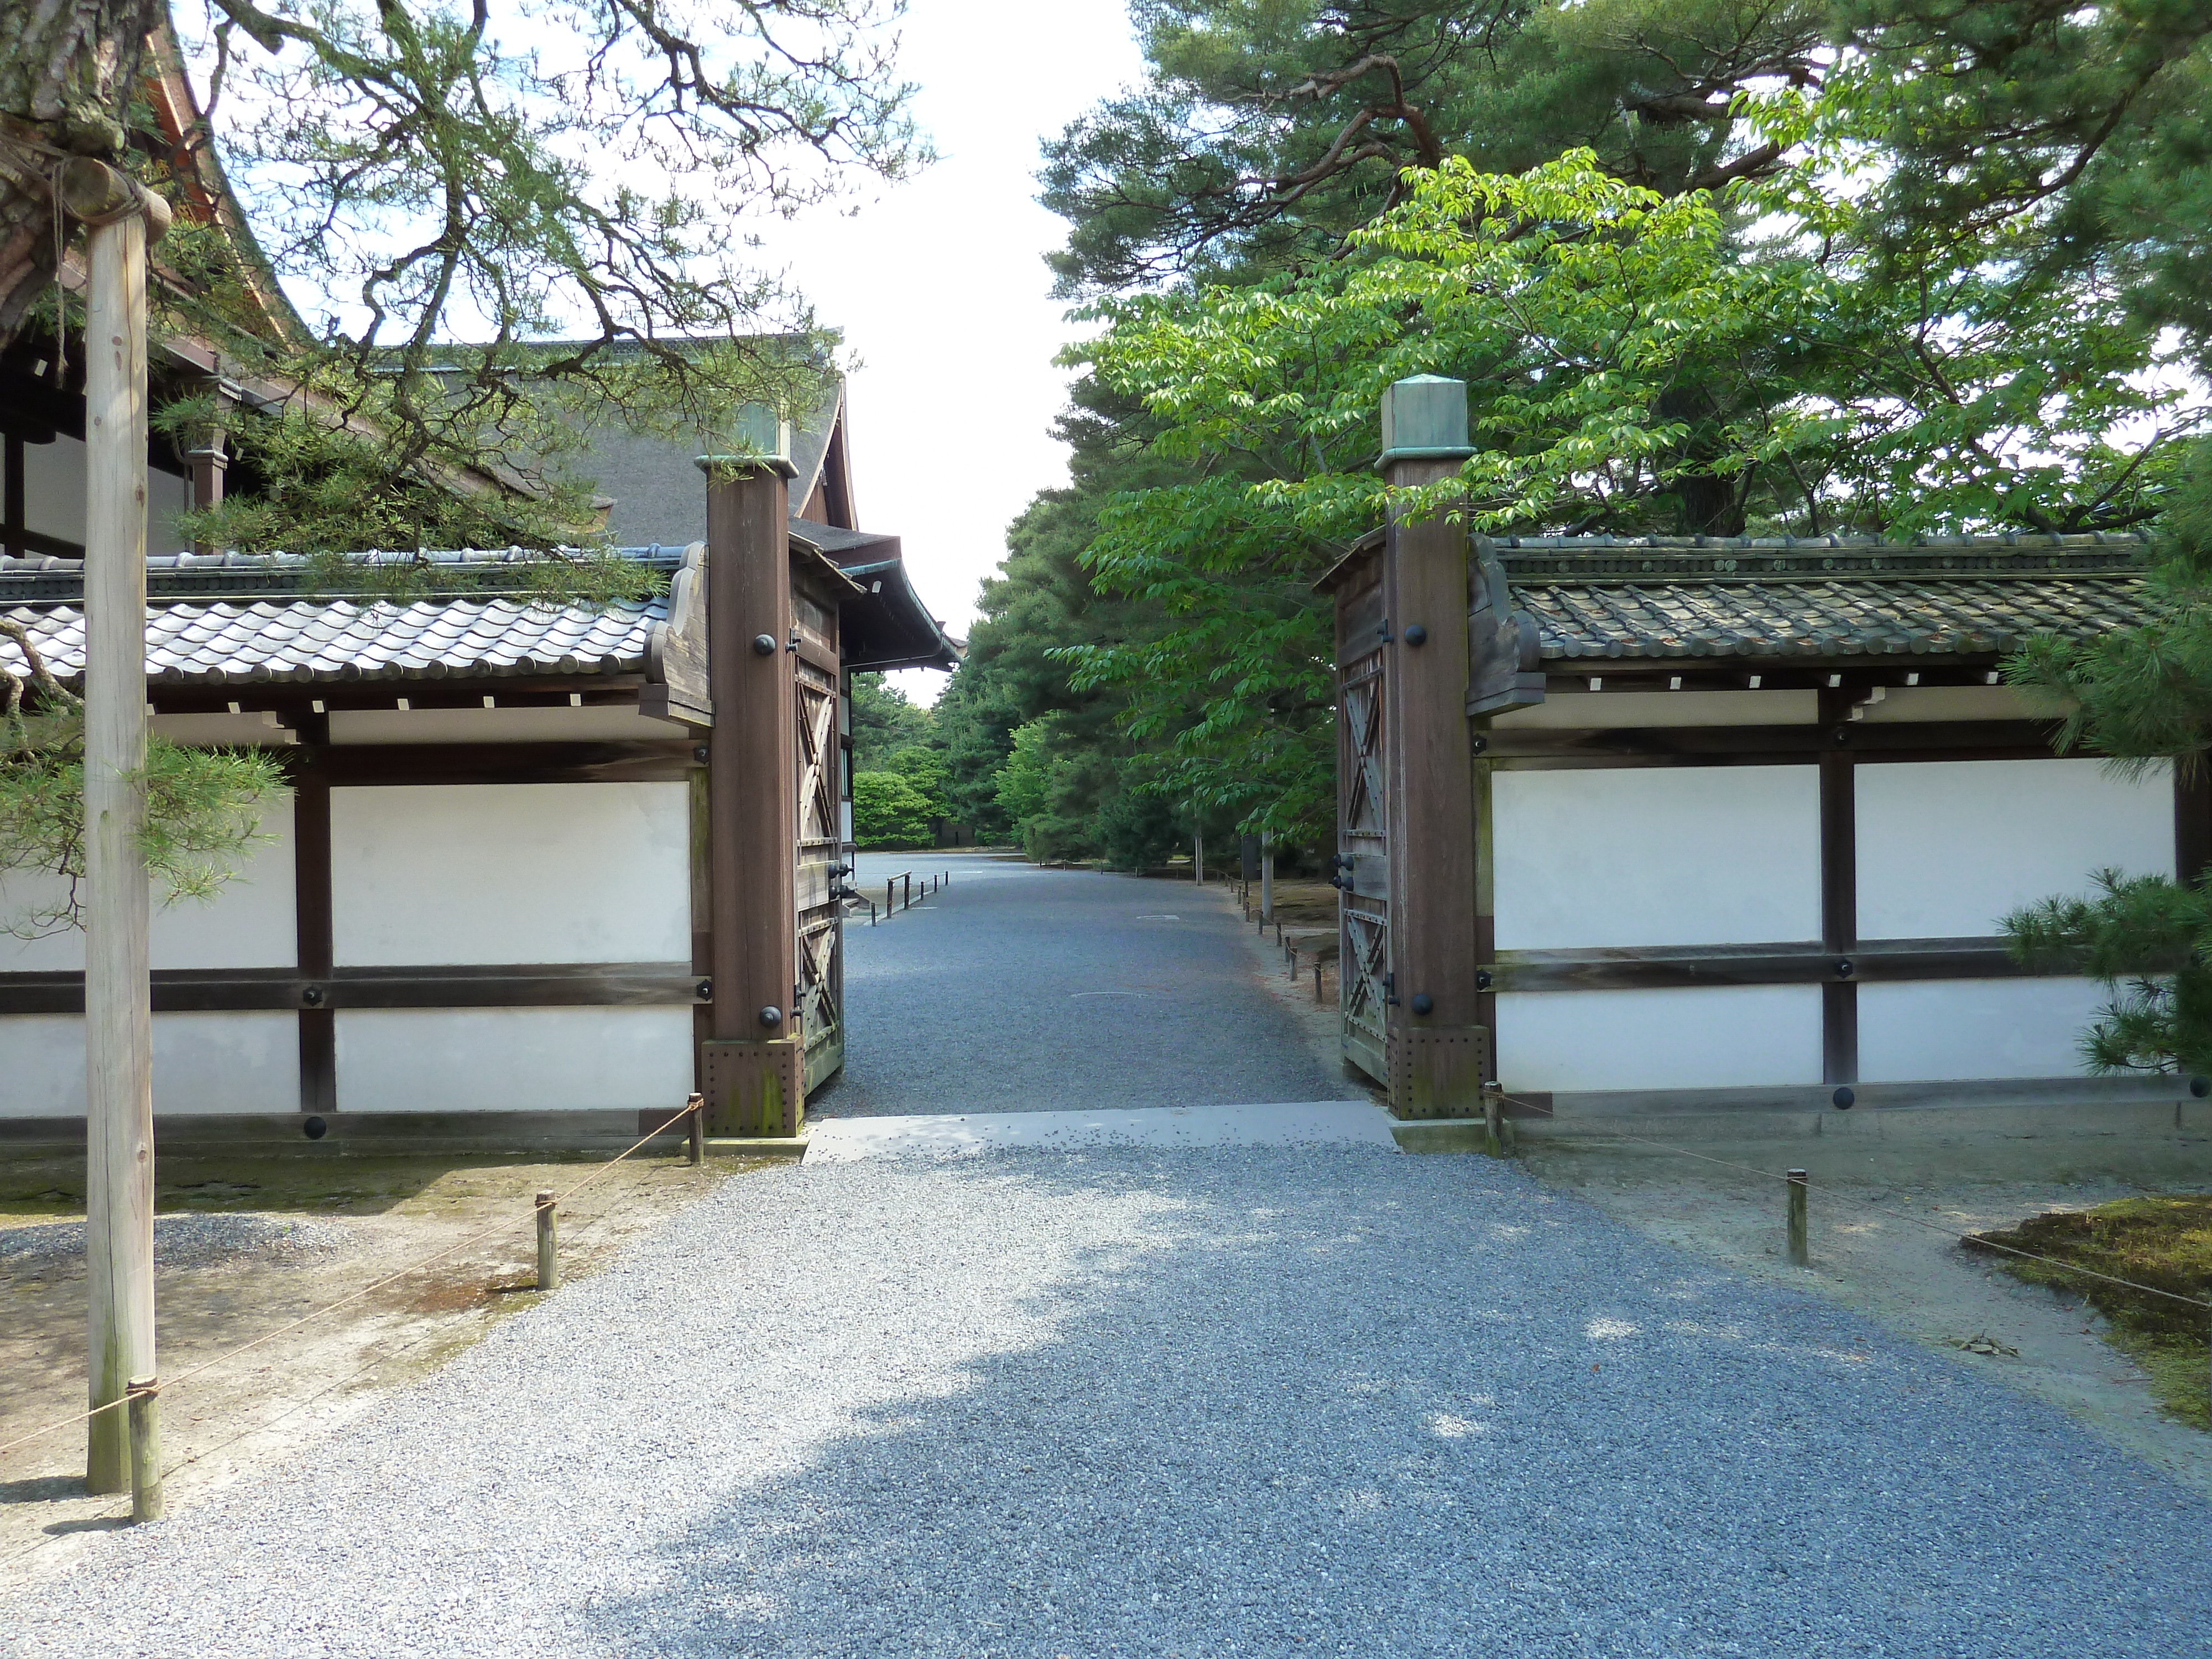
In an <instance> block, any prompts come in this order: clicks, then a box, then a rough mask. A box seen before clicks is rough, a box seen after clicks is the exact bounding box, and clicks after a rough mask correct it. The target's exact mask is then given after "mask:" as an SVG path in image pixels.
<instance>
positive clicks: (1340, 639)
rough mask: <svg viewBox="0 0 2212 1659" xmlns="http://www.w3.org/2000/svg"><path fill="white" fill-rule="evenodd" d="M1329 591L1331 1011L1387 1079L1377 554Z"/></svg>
mask: <svg viewBox="0 0 2212 1659" xmlns="http://www.w3.org/2000/svg"><path fill="white" fill-rule="evenodd" d="M1354 559H1355V560H1357V561H1358V562H1357V563H1354V564H1353V565H1352V568H1350V569H1347V570H1346V571H1344V572H1343V575H1342V580H1343V586H1341V587H1340V589H1339V592H1338V595H1337V611H1336V616H1337V638H1336V660H1337V696H1336V711H1337V712H1336V720H1337V726H1336V731H1337V738H1336V745H1337V757H1336V759H1337V777H1338V786H1337V792H1336V800H1337V823H1336V852H1337V858H1336V867H1337V872H1338V873H1337V876H1336V883H1337V888H1338V890H1339V891H1340V892H1341V893H1342V894H1343V899H1342V902H1340V905H1339V907H1338V915H1339V917H1340V923H1339V932H1338V938H1337V986H1338V990H1337V1008H1338V1016H1339V1020H1340V1025H1341V1036H1342V1042H1343V1049H1344V1057H1345V1059H1346V1060H1347V1061H1349V1062H1350V1063H1351V1064H1352V1065H1354V1066H1358V1068H1359V1069H1360V1070H1361V1071H1363V1072H1364V1073H1366V1074H1367V1075H1368V1076H1369V1077H1370V1078H1373V1079H1375V1080H1376V1082H1377V1083H1385V1082H1387V1080H1388V1078H1389V997H1390V995H1391V987H1392V981H1391V973H1390V876H1389V870H1390V810H1389V805H1390V803H1389V763H1388V755H1389V745H1388V744H1387V742H1386V741H1385V738H1386V729H1385V722H1386V721H1387V720H1388V718H1389V697H1388V696H1387V692H1388V690H1389V687H1388V684H1387V682H1386V680H1385V678H1384V676H1385V675H1386V674H1388V672H1389V661H1390V655H1389V649H1388V645H1389V641H1388V638H1387V635H1388V633H1389V629H1387V628H1386V627H1385V626H1384V622H1383V560H1382V557H1381V555H1380V552H1379V550H1372V549H1370V550H1365V551H1364V553H1363V554H1356V555H1354Z"/></svg>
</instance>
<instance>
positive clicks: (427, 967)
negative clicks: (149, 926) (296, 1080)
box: [0, 962, 706, 1111]
mask: <svg viewBox="0 0 2212 1659" xmlns="http://www.w3.org/2000/svg"><path fill="white" fill-rule="evenodd" d="M705 985H706V980H705V978H704V976H703V975H697V974H694V973H693V972H692V971H691V965H690V963H688V962H544V963H512V962H501V963H419V964H414V965H403V966H398V967H379V968H337V969H327V970H325V972H323V973H320V974H310V973H308V972H307V970H306V969H305V968H304V967H300V968H189V969H183V968H179V969H160V970H157V971H156V972H155V974H154V975H153V992H154V1012H155V1013H161V1014H182V1013H254V1012H276V1013H281V1012H291V1011H297V1012H298V1013H299V1015H300V1016H301V1068H302V1082H301V1097H302V1101H303V1103H304V1109H307V1110H310V1111H327V1110H329V1109H331V1108H330V1107H329V1106H327V1105H318V1104H314V1103H313V1099H311V1097H310V1096H309V1093H308V1089H307V1075H308V1049H307V1035H306V1034H307V1030H309V1026H308V1024H307V1022H308V1020H309V1019H310V1018H311V1017H312V1018H315V1019H318V1020H321V1021H325V1022H326V1021H327V1020H328V1019H329V1018H330V1016H331V1014H332V1013H333V1012H335V1011H337V1010H338V1009H343V1008H426V1009H436V1008H665V1007H674V1006H683V1005H686V1004H690V1005H697V1004H701V1003H703V1002H704V1001H705V1000H706V998H705V997H703V996H702V994H701V993H702V988H703V987H705ZM83 1009H84V975H82V974H77V973H37V974H0V1015H9V1014H74V1013H81V1012H83ZM324 1029H326V1030H327V1029H328V1027H327V1025H325V1027H324ZM320 1074H322V1075H325V1076H327V1073H320ZM329 1097H330V1096H329V1092H328V1091H327V1090H325V1091H323V1093H322V1094H321V1095H319V1096H317V1097H313V1098H316V1099H325V1100H327V1099H328V1098H329Z"/></svg>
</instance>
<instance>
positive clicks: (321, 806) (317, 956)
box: [290, 708, 338, 1114]
mask: <svg viewBox="0 0 2212 1659" xmlns="http://www.w3.org/2000/svg"><path fill="white" fill-rule="evenodd" d="M290 718H291V720H292V721H293V728H294V730H295V731H296V732H298V733H299V738H300V742H301V751H300V758H301V761H303V762H304V765H301V767H300V768H299V769H297V770H295V773H294V775H293V793H292V890H293V911H294V924H295V933H296V937H297V949H298V952H299V954H298V957H297V961H298V964H299V975H300V977H301V979H303V980H306V981H322V980H327V979H328V978H329V977H330V974H331V965H332V964H333V963H334V962H335V961H336V960H337V957H336V954H335V952H336V939H335V938H334V934H333V929H332V922H331V914H332V906H331V780H330V773H329V771H328V769H326V768H325V766H324V765H323V764H322V759H323V757H324V755H325V753H326V752H327V746H328V744H329V743H330V740H331V720H330V716H329V715H328V714H317V713H315V712H314V710H313V708H298V709H295V710H294V711H293V713H292V714H291V717H290ZM308 1001H309V999H308V998H307V995H306V993H305V989H304V987H302V989H301V992H300V994H298V995H297V996H296V997H295V1000H294V1004H293V1006H295V1007H297V1008H298V1009H299V1011H300V1014H299V1027H300V1109H301V1111H302V1112H307V1113H322V1114H328V1113H331V1112H335V1111H336V1110H337V1107H338V1030H337V1015H336V1014H334V1013H333V1012H331V1008H330V1006H329V1000H328V997H327V994H325V996H324V997H321V998H318V999H315V1001H316V1003H317V1005H318V1006H313V1007H311V1006H307V1003H308Z"/></svg>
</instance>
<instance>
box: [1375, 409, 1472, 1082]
mask: <svg viewBox="0 0 2212 1659" xmlns="http://www.w3.org/2000/svg"><path fill="white" fill-rule="evenodd" d="M1467 431H1468V422H1467V386H1466V385H1465V383H1464V382H1462V381H1459V380H1443V379H1440V378H1438V377H1437V376H1434V375H1427V374H1423V375H1416V376H1414V377H1413V379H1411V380H1400V381H1398V382H1397V383H1396V384H1395V385H1394V386H1389V387H1388V388H1387V389H1386V390H1385V391H1384V392H1383V477H1385V478H1386V479H1388V480H1389V483H1391V484H1393V485H1394V486H1396V487H1398V488H1401V489H1405V488H1411V487H1413V486H1417V485H1421V484H1430V483H1438V482H1440V481H1442V480H1443V479H1445V478H1449V477H1452V476H1454V475H1455V474H1456V473H1457V472H1458V471H1459V469H1460V465H1461V463H1462V461H1464V460H1465V459H1466V458H1467V457H1468V455H1469V454H1471V453H1474V452H1473V451H1472V450H1470V449H1469V448H1468V441H1467ZM1383 605H1384V613H1383V614H1384V617H1385V623H1386V626H1387V628H1388V630H1389V635H1390V637H1391V641H1392V642H1391V643H1390V645H1389V647H1386V648H1387V649H1388V650H1389V652H1390V653H1391V656H1390V659H1389V668H1388V671H1387V672H1386V673H1385V675H1384V678H1383V685H1384V688H1385V695H1386V697H1387V702H1386V703H1385V707H1384V714H1383V732H1384V733H1385V744H1386V758H1385V764H1386V766H1387V767H1388V769H1389V847H1390V861H1389V907H1390V974H1391V984H1392V998H1393V1000H1391V1001H1390V1002H1389V1004H1388V1005H1387V1006H1386V1008H1385V1013H1386V1015H1387V1019H1388V1032H1389V1036H1388V1058H1389V1073H1390V1076H1389V1101H1390V1109H1391V1111H1392V1112H1394V1113H1395V1115H1398V1116H1400V1117H1474V1116H1479V1115H1480V1114H1481V1111H1482V1082H1483V1073H1484V1069H1485V1066H1486V1054H1487V1037H1488V1033H1487V1032H1486V1031H1485V1030H1483V1029H1482V1026H1481V1024H1480V1014H1479V1012H1478V1011H1477V1007H1476V1003H1475V992H1476V981H1475V913H1474V876H1475V857H1474V854H1475V848H1474V833H1475V819H1474V755H1473V751H1472V750H1471V749H1470V747H1469V738H1468V723H1467V696H1468V544H1467V526H1465V524H1464V523H1454V522H1452V521H1451V520H1448V519H1446V518H1444V517H1443V516H1442V515H1440V514H1439V515H1436V516H1432V517H1429V518H1425V519H1419V520H1412V521H1410V522H1409V521H1408V520H1406V519H1404V518H1402V517H1400V516H1398V515H1397V514H1395V513H1394V514H1393V515H1392V518H1391V522H1390V526H1389V537H1388V540H1387V541H1386V543H1385V544H1384V550H1383Z"/></svg>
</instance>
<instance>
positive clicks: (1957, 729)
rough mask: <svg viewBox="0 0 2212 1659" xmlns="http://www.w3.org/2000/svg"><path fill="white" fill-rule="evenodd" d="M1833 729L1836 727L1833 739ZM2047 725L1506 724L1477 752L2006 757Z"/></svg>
mask: <svg viewBox="0 0 2212 1659" xmlns="http://www.w3.org/2000/svg"><path fill="white" fill-rule="evenodd" d="M1822 695H1823V696H1824V697H1826V696H1828V695H1830V694H1827V693H1823V694H1822ZM1835 695H1837V696H1842V695H1843V694H1840V693H1838V694H1835ZM1846 706H1847V705H1846ZM1838 732H1841V733H1842V734H1843V735H1842V737H1841V738H1840V740H1839V739H1838V737H1837V733H1838ZM2052 752H2053V751H2052V749H2051V726H2050V725H2049V724H2048V723H2047V722H2045V721H2041V720H1917V721H1905V720H1896V721H1880V722H1874V721H1864V720H1850V718H1849V717H1848V714H1846V715H1845V716H1844V718H1842V719H1840V720H1827V719H1823V720H1821V721H1820V722H1819V723H1818V724H1815V725H1809V726H1612V727H1605V728H1601V729H1592V730H1584V731H1571V730H1555V729H1553V728H1549V727H1543V726H1524V727H1515V726H1506V727H1504V729H1502V730H1493V731H1492V732H1491V733H1490V742H1489V744H1488V746H1487V748H1486V751H1485V753H1486V757H1487V758H1490V759H1492V760H1494V761H1497V762H1498V763H1504V764H1507V765H1511V766H1515V767H1521V766H1523V765H1525V763H1528V762H1530V761H1558V762H1567V763H1577V762H1581V763H1600V764H1602V763H1607V762H1616V763H1617V762H1624V761H1625V762H1627V763H1632V764H1643V765H1653V766H1665V765H1670V764H1672V765H1705V766H1711V765H1729V764H1737V765H1743V764H1753V765H1759V764H1774V763H1793V762H1802V761H1811V760H1815V759H1817V758H1818V757H1820V756H1822V755H1826V754H1834V753H1847V754H1850V755H1853V756H1856V757H1857V758H1858V759H1860V760H1863V761H1903V760H1924V759H1936V760H1973V759H1983V758H1988V759H1998V760H2012V759H2019V758H2023V757H2027V758H2035V757H2049V756H2050V755H2051V753H2052Z"/></svg>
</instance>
